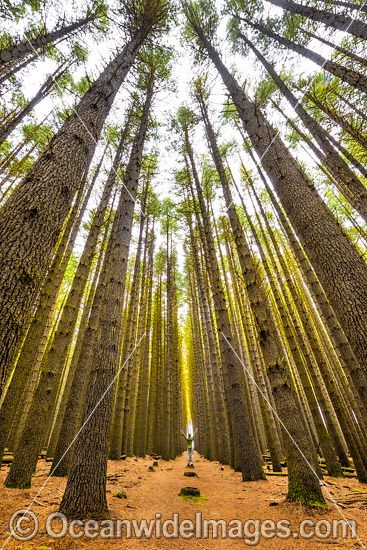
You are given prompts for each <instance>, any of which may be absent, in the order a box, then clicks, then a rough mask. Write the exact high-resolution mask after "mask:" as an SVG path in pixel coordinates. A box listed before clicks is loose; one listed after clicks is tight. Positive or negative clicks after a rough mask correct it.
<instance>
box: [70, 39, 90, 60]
mask: <svg viewBox="0 0 367 550" xmlns="http://www.w3.org/2000/svg"><path fill="white" fill-rule="evenodd" d="M72 53H73V54H74V55H75V57H76V58H77V59H78V61H83V62H84V61H87V59H88V50H87V49H86V48H85V47H84V46H82V45H81V44H79V42H74V44H73V47H72Z"/></svg>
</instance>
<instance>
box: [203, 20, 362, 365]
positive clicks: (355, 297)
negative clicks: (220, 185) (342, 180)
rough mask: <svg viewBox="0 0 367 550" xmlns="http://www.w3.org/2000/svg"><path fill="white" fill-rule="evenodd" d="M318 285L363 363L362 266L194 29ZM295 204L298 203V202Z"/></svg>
mask: <svg viewBox="0 0 367 550" xmlns="http://www.w3.org/2000/svg"><path fill="white" fill-rule="evenodd" d="M195 30H196V32H197V33H198V36H199V37H200V40H201V41H202V42H203V44H204V46H205V48H206V49H207V51H208V53H209V56H210V58H211V59H212V61H213V63H214V64H215V66H216V67H217V69H218V71H219V73H220V74H221V76H222V78H223V81H224V83H225V85H226V86H227V88H228V90H229V92H230V94H231V97H232V100H233V103H234V104H235V106H236V109H237V111H238V114H239V117H240V119H241V120H242V122H243V124H244V127H245V129H246V131H247V132H248V134H249V136H250V139H251V141H252V144H253V146H254V148H255V150H256V152H257V153H258V155H259V156H260V158H261V159H262V160H261V161H262V164H263V166H264V168H265V170H266V172H267V174H268V176H269V178H270V180H271V181H272V182H273V185H274V187H275V189H276V192H277V194H278V196H279V198H280V200H281V203H282V205H283V206H284V209H285V210H286V212H287V214H288V216H289V218H290V220H291V222H292V224H293V226H294V228H295V229H296V232H297V234H298V236H299V238H300V240H301V242H302V245H303V246H304V248H305V251H306V252H307V254H308V256H309V258H310V260H311V263H312V265H313V267H314V269H315V271H316V274H317V276H318V278H319V280H320V282H321V284H322V285H323V288H324V290H325V292H326V295H327V296H328V298H329V301H330V304H331V305H332V307H333V309H334V311H335V313H336V315H337V317H338V320H339V322H340V324H341V326H342V327H343V329H344V332H345V334H346V336H347V337H348V339H349V342H350V344H351V346H352V349H353V351H354V353H355V355H356V357H357V358H358V359H359V362H360V364H361V365H363V368H364V369H365V365H366V364H367V341H366V333H367V330H366V329H367V266H366V264H365V262H364V260H363V258H361V256H360V255H359V253H358V251H357V250H356V248H355V247H354V245H353V243H352V241H351V240H350V238H349V237H348V236H347V234H346V233H345V232H344V231H343V229H342V228H341V226H340V225H339V224H338V222H337V220H336V219H335V218H334V216H333V214H332V213H331V212H330V211H329V209H328V208H327V206H326V205H325V204H324V203H323V201H322V200H321V198H320V196H319V195H318V193H317V191H316V189H315V188H314V186H313V185H312V183H311V182H310V180H309V179H308V178H307V176H306V175H305V173H304V172H303V170H302V169H301V168H300V166H299V165H298V164H297V162H296V161H295V159H294V158H293V157H292V155H291V154H290V153H289V151H288V149H287V148H286V147H285V145H284V144H283V142H282V140H281V138H280V137H279V135H278V134H277V133H276V132H275V130H274V129H273V128H272V127H271V126H270V125H269V124H268V123H267V121H266V119H265V118H264V116H263V114H262V113H261V112H260V110H259V109H258V108H256V107H255V105H254V104H253V103H252V102H251V101H250V100H249V99H248V97H247V96H246V95H245V94H244V92H243V91H242V89H241V87H240V86H239V85H238V83H237V82H236V80H235V79H234V77H233V76H232V75H231V74H230V73H229V71H228V70H227V69H226V67H225V66H224V65H223V63H222V61H221V60H220V58H219V56H218V54H217V52H216V51H215V50H214V48H213V47H212V46H211V44H210V42H209V41H208V40H207V39H206V38H205V36H204V34H203V33H202V31H201V30H200V29H199V28H197V29H195ZM300 205H303V206H302V207H300Z"/></svg>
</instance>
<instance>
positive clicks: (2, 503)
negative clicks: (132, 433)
mask: <svg viewBox="0 0 367 550" xmlns="http://www.w3.org/2000/svg"><path fill="white" fill-rule="evenodd" d="M152 464H153V459H152V458H150V457H146V458H145V459H142V458H139V459H134V458H128V459H127V460H125V461H110V462H109V464H108V490H107V494H108V505H109V509H110V513H111V520H113V521H114V522H116V520H118V519H119V520H123V519H129V520H132V519H136V520H138V521H141V520H142V519H146V520H147V521H148V522H149V520H151V519H155V518H156V516H155V515H156V514H161V517H162V519H161V521H162V522H163V521H165V520H167V519H172V517H173V514H175V513H176V514H179V521H180V522H182V520H190V519H191V520H195V514H197V513H198V512H201V514H202V520H204V519H213V520H219V519H223V520H225V521H227V522H230V520H233V519H238V520H240V521H241V522H246V521H247V520H249V519H251V520H260V521H261V522H263V521H264V520H273V521H274V522H275V523H276V522H278V521H279V520H288V521H290V522H291V529H292V535H291V536H290V538H289V539H288V540H284V539H281V538H279V537H278V536H277V535H275V536H274V537H273V538H270V539H266V540H265V539H264V537H261V539H260V540H259V541H257V540H256V538H257V537H256V536H254V535H250V536H248V537H247V536H246V533H245V535H244V538H243V539H231V538H227V539H222V538H221V537H220V534H221V531H220V529H219V538H218V539H213V538H212V534H211V532H210V538H209V539H203V538H201V539H200V538H196V537H194V538H192V539H191V540H185V539H183V538H182V537H179V538H178V539H165V538H163V537H162V538H156V536H155V534H154V532H153V536H152V538H151V539H150V540H147V539H146V538H142V539H141V540H139V539H137V538H135V537H134V536H133V538H132V539H129V540H127V539H126V537H125V530H124V529H123V537H122V539H121V538H120V539H117V540H116V539H110V540H106V539H102V538H100V536H98V538H96V539H94V540H91V539H90V538H86V536H85V535H84V536H83V537H82V538H80V539H78V540H75V539H74V538H72V537H71V536H70V534H67V535H66V536H65V537H63V538H62V539H58V540H55V539H54V538H52V537H51V536H50V535H49V534H47V532H46V530H45V525H46V518H47V516H48V515H49V514H50V513H52V512H56V511H57V510H58V505H59V503H60V501H61V497H62V493H63V491H64V489H65V485H66V479H64V478H56V477H55V478H50V479H49V480H48V482H47V484H46V485H45V486H44V487H43V489H42V490H41V491H40V493H39V490H40V489H41V487H42V486H43V485H44V483H45V481H46V479H47V474H48V472H49V468H50V463H46V462H45V461H44V460H40V461H39V462H38V467H37V473H36V474H35V476H34V477H33V483H32V488H31V489H29V490H18V489H5V488H4V486H3V481H4V478H5V476H6V473H7V471H8V469H7V468H6V467H4V466H3V467H2V469H1V479H0V532H1V535H0V550H1V549H2V548H4V547H5V546H6V548H7V549H9V550H18V549H19V550H48V549H49V550H69V549H80V550H84V548H85V549H87V548H88V550H89V549H90V548H93V549H95V550H102V549H103V550H104V549H110V548H111V549H112V548H114V549H118V550H119V549H122V548H124V549H125V548H126V549H128V550H132V549H134V550H135V549H138V548H139V549H140V548H144V549H145V548H147V549H148V550H150V549H153V548H154V549H161V550H180V549H182V550H185V549H194V548H195V549H200V550H204V549H215V550H219V549H221V550H225V549H227V548H240V547H241V548H246V547H251V546H256V547H257V548H261V549H263V548H264V549H267V550H284V548H289V549H291V550H292V549H297V550H299V549H302V548H308V549H309V550H315V549H317V550H324V549H325V548H330V549H335V550H342V549H343V550H347V549H348V550H349V549H355V548H360V547H361V548H363V545H366V546H367V540H366V539H367V521H366V509H367V501H366V496H367V494H366V493H367V485H362V484H360V483H358V481H357V480H356V479H354V478H346V479H342V480H340V479H332V478H328V477H326V478H325V486H324V487H323V491H324V494H325V496H326V497H327V498H329V499H335V498H341V497H345V498H346V499H347V500H348V499H349V500H355V502H353V503H350V502H349V504H347V505H345V504H344V505H343V506H345V507H343V508H342V510H341V511H342V513H343V514H344V516H345V517H346V518H348V519H351V520H355V521H356V523H357V526H358V537H359V539H360V540H361V541H362V544H363V545H361V544H360V543H359V542H358V540H356V539H352V538H351V537H350V533H349V538H348V539H346V540H342V539H341V538H338V539H336V540H335V539H333V538H332V535H330V537H328V538H327V539H320V538H317V537H312V538H310V539H308V540H304V539H301V538H300V536H299V535H298V536H296V534H297V533H299V525H300V523H301V522H302V521H303V520H305V519H308V520H310V521H312V522H313V523H314V525H316V524H317V522H319V521H320V520H328V521H332V520H333V519H337V520H340V519H342V518H343V517H342V514H341V512H340V511H338V510H337V508H336V507H335V505H334V504H333V503H332V502H331V501H330V500H328V509H327V510H323V511H314V510H309V509H306V508H305V507H303V506H301V505H296V504H293V503H289V502H286V501H285V497H286V493H287V478H286V477H278V476H271V477H268V480H267V481H258V482H245V483H244V482H242V481H241V475H240V474H239V473H237V472H233V471H232V470H231V469H230V468H229V467H228V466H221V465H220V464H219V463H218V462H209V461H207V460H205V459H203V458H200V457H199V456H198V454H197V453H195V472H196V473H197V475H198V478H188V477H184V472H185V471H188V470H187V469H186V468H185V466H186V455H182V456H181V457H178V458H176V460H171V461H169V462H164V461H162V460H160V461H159V466H158V467H155V468H154V471H149V470H148V468H149V466H152ZM189 471H190V470H189ZM191 471H192V470H191ZM333 483H336V485H334V484H333ZM185 486H194V487H197V488H199V489H200V491H201V494H202V495H203V496H204V497H206V498H207V500H203V501H202V502H191V501H182V500H181V499H180V498H179V497H178V493H179V491H180V489H181V488H182V487H185ZM353 489H354V491H353ZM121 490H124V491H126V494H127V498H126V499H119V498H117V497H115V496H114V495H115V494H116V493H117V492H119V491H121ZM355 490H359V491H364V492H365V494H363V493H361V492H356V491H355ZM38 493H39V494H38ZM36 495H38V496H37V498H36V500H35V502H34V503H33V505H32V508H31V510H32V511H33V512H34V513H35V514H36V516H37V517H38V519H39V525H40V527H39V532H38V534H37V535H36V536H35V538H33V539H32V540H29V541H26V542H24V541H22V542H20V541H17V540H14V538H9V529H8V524H9V519H10V517H11V516H12V514H13V513H14V512H15V511H16V510H19V509H22V508H27V507H28V506H29V504H30V503H31V502H32V500H33V499H34V498H35V497H36ZM196 519H198V516H196ZM57 521H58V520H57ZM57 521H56V522H55V523H54V524H53V525H54V527H55V531H56V530H57ZM198 523H200V522H199V521H197V524H198ZM324 523H325V522H322V524H324ZM114 525H115V524H114ZM233 525H234V524H231V525H230V526H228V527H227V528H228V529H230V527H231V526H233ZM264 525H265V524H262V527H260V528H261V529H263V530H264V532H266V528H265V527H264ZM60 526H61V524H60ZM60 526H59V527H60ZM22 527H23V528H26V527H27V525H26V524H24V523H23V524H22ZM188 527H189V531H188V532H189V533H190V526H188ZM237 528H238V524H237ZM248 528H249V530H250V531H253V530H254V526H253V525H248ZM83 529H84V527H83ZM320 529H321V530H323V531H325V528H324V526H321V524H320ZM310 530H311V531H312V530H315V528H314V527H313V526H312V525H311V524H308V526H307V527H305V531H310ZM76 531H78V527H77V528H76ZM171 531H172V529H171ZM171 531H170V532H171ZM269 531H270V532H274V530H273V529H272V528H271V526H270V529H269V525H268V531H267V532H269ZM231 533H232V535H236V534H237V535H239V531H238V530H237V531H232V532H231ZM245 539H246V540H245ZM254 543H257V544H254Z"/></svg>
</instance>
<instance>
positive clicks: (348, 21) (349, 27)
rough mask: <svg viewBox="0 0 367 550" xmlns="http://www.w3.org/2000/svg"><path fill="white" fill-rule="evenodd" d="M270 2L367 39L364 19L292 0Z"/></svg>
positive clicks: (273, 0) (366, 27) (270, 0)
mask: <svg viewBox="0 0 367 550" xmlns="http://www.w3.org/2000/svg"><path fill="white" fill-rule="evenodd" d="M267 1H268V2H270V4H274V5H275V6H280V7H281V8H283V9H284V10H287V11H289V12H290V13H294V14H297V15H302V16H303V17H307V18H308V19H311V20H312V21H318V22H320V23H323V24H324V25H326V26H327V27H330V28H332V29H336V30H337V31H345V32H348V33H349V34H352V35H353V36H356V37H357V38H363V39H364V40H366V39H367V25H366V24H365V23H363V22H362V21H358V20H357V19H353V18H352V17H350V16H349V15H343V14H335V13H333V12H330V11H326V10H319V9H317V8H314V7H312V6H307V5H301V4H296V3H295V2H292V1H291V0H267Z"/></svg>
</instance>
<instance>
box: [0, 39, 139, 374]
mask: <svg viewBox="0 0 367 550" xmlns="http://www.w3.org/2000/svg"><path fill="white" fill-rule="evenodd" d="M144 38H145V36H144V35H143V36H141V35H140V33H137V34H136V36H135V37H134V38H133V39H132V40H131V41H130V42H128V43H127V44H126V46H125V47H124V49H123V50H122V52H121V53H119V54H118V55H117V56H116V57H115V59H114V60H113V61H111V63H110V64H109V65H108V66H107V68H106V69H105V70H104V71H103V73H102V74H101V75H100V76H99V78H98V79H97V80H96V81H95V82H94V84H93V85H92V87H91V88H90V89H89V90H88V92H87V93H86V94H85V95H84V97H83V99H82V100H81V101H80V103H79V105H78V106H77V107H76V112H75V113H73V114H72V115H71V116H70V117H69V118H68V119H67V120H66V122H65V123H64V125H63V127H62V128H61V130H60V131H59V132H58V133H57V134H56V135H55V136H54V138H53V139H52V140H51V142H50V145H49V147H48V148H47V149H46V151H45V152H44V153H43V154H42V155H41V157H40V158H39V159H38V161H37V162H36V163H35V164H34V165H33V167H32V168H31V170H30V171H29V172H28V174H27V175H26V177H25V178H24V180H23V181H22V182H21V183H20V184H19V185H18V187H17V189H16V190H15V191H14V193H13V194H12V195H11V197H10V198H9V200H8V201H7V202H6V204H5V205H4V206H3V207H2V209H1V216H0V242H1V245H0V274H1V275H0V303H1V308H2V316H1V322H0V334H1V339H0V379H2V378H3V376H4V372H5V371H6V368H7V365H8V364H9V363H11V362H12V360H13V354H14V350H15V347H16V344H17V341H18V339H19V337H20V334H21V331H22V329H23V326H24V324H25V322H26V320H27V317H28V314H27V312H28V311H30V310H31V307H32V303H33V302H34V299H35V295H36V293H37V292H38V290H39V287H40V285H41V282H42V279H43V277H44V275H45V272H46V270H47V267H48V264H49V262H50V258H51V255H52V253H53V250H54V248H55V246H56V244H57V239H58V236H59V233H60V231H61V229H62V226H63V223H64V221H65V218H66V216H67V213H68V211H69V208H70V205H71V202H72V200H73V197H74V194H75V192H76V190H77V188H78V187H79V184H80V180H81V178H82V175H83V172H84V170H85V167H86V163H87V159H88V158H89V157H90V155H91V153H92V152H93V151H94V149H95V147H96V143H97V141H98V139H99V136H100V133H101V130H102V126H103V123H104V121H105V119H106V117H107V115H108V113H109V110H110V108H111V105H112V103H113V100H114V98H115V96H116V94H117V91H118V89H119V87H120V85H121V83H122V82H123V80H124V79H125V77H126V75H127V73H128V71H129V69H130V67H131V65H132V64H133V62H134V59H135V56H136V54H137V52H138V51H139V48H140V46H141V44H142V42H143V41H144Z"/></svg>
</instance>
